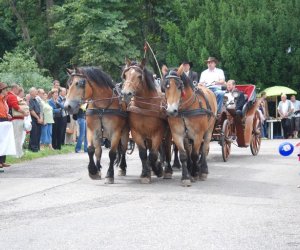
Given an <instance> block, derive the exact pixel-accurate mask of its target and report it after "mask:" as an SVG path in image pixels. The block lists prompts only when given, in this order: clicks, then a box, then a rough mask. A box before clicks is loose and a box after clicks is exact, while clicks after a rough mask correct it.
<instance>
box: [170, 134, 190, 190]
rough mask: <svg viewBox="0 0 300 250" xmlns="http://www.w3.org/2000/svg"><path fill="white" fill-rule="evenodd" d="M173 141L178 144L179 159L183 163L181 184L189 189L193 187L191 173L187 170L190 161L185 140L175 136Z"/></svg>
mask: <svg viewBox="0 0 300 250" xmlns="http://www.w3.org/2000/svg"><path fill="white" fill-rule="evenodd" d="M173 140H174V142H175V143H176V145H177V147H178V150H179V158H180V162H181V166H182V167H181V169H182V177H181V184H182V186H184V187H189V186H191V180H190V173H189V171H188V168H187V159H188V154H187V152H186V151H185V149H184V144H183V140H184V138H182V137H181V136H180V135H176V134H175V135H173Z"/></svg>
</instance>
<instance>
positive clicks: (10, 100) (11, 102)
mask: <svg viewBox="0 0 300 250" xmlns="http://www.w3.org/2000/svg"><path fill="white" fill-rule="evenodd" d="M6 102H7V105H8V107H9V108H10V109H11V108H13V109H15V110H17V111H19V110H20V106H19V102H18V98H17V96H16V95H15V94H14V93H13V92H11V91H9V92H8V93H7V101H6Z"/></svg>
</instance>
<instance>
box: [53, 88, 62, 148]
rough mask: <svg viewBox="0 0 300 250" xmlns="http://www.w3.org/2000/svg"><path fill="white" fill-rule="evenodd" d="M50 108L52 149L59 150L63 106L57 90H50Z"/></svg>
mask: <svg viewBox="0 0 300 250" xmlns="http://www.w3.org/2000/svg"><path fill="white" fill-rule="evenodd" d="M49 104H50V106H51V107H52V108H53V116H54V123H53V125H52V147H53V149H58V150H61V137H62V125H63V118H62V110H63V108H64V107H63V105H62V103H61V102H60V101H59V98H58V89H52V90H51V99H50V100H49Z"/></svg>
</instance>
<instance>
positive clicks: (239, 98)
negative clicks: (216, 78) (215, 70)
mask: <svg viewBox="0 0 300 250" xmlns="http://www.w3.org/2000/svg"><path fill="white" fill-rule="evenodd" d="M226 85H227V88H226V92H225V94H224V96H225V97H227V104H231V103H233V102H234V104H235V110H236V114H237V115H239V116H242V110H243V107H244V104H245V102H246V100H245V96H244V94H243V93H242V92H241V91H239V90H238V89H236V88H235V85H236V84H235V81H234V80H229V81H228V82H227V84H226Z"/></svg>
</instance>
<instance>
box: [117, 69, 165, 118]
mask: <svg viewBox="0 0 300 250" xmlns="http://www.w3.org/2000/svg"><path fill="white" fill-rule="evenodd" d="M130 69H135V70H137V71H138V72H139V73H141V74H142V76H143V78H142V82H144V81H145V79H144V72H143V69H142V68H140V67H139V66H138V65H131V66H129V67H128V68H126V69H124V71H123V73H122V78H123V79H124V76H125V73H126V72H127V71H128V70H130ZM125 81H127V82H129V83H133V82H131V81H128V80H125ZM151 101H153V102H156V103H153V102H151ZM158 102H159V103H158ZM163 102H164V98H163V96H159V95H158V96H153V97H143V96H137V95H135V96H134V97H133V99H132V100H131V101H130V102H129V104H128V107H127V111H129V112H134V113H138V114H143V115H147V116H152V117H159V118H163V119H166V114H165V112H164V110H165V106H164V105H163ZM139 104H140V105H146V106H150V107H149V108H145V107H140V105H139Z"/></svg>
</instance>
